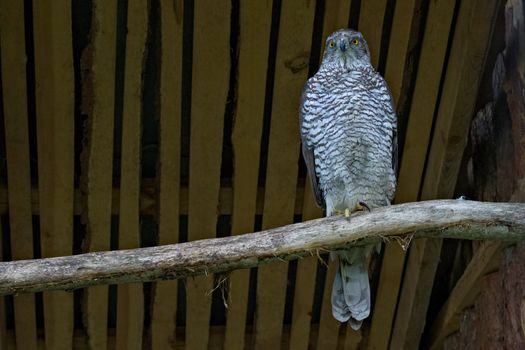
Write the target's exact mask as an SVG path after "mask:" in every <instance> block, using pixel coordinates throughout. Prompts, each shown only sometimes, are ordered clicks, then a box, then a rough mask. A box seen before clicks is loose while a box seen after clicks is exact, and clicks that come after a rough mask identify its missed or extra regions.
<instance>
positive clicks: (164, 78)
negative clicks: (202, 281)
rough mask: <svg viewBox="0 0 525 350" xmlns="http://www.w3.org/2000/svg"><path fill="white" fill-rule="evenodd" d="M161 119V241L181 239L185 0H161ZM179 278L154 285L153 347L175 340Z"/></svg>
mask: <svg viewBox="0 0 525 350" xmlns="http://www.w3.org/2000/svg"><path fill="white" fill-rule="evenodd" d="M160 5H161V7H160V16H161V19H160V22H161V29H160V32H161V33H160V36H161V43H160V45H161V58H160V120H159V144H160V148H159V161H158V184H157V186H158V193H159V204H158V206H159V207H158V224H159V233H158V234H159V238H158V244H159V245H162V244H172V243H177V242H178V241H179V198H180V152H181V150H180V143H181V112H182V110H181V99H182V98H181V93H182V23H183V2H182V0H177V1H175V2H173V1H172V0H162V1H161V3H160ZM177 285H178V282H177V281H165V282H159V283H156V284H155V285H154V287H153V297H152V298H153V305H152V307H153V309H152V316H151V347H152V349H153V350H157V349H159V350H160V349H168V348H170V346H171V345H172V344H174V342H175V326H176V325H175V316H176V307H177Z"/></svg>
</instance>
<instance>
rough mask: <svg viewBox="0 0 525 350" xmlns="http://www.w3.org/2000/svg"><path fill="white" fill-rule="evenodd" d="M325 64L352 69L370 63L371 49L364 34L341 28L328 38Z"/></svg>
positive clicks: (324, 57) (324, 58)
mask: <svg viewBox="0 0 525 350" xmlns="http://www.w3.org/2000/svg"><path fill="white" fill-rule="evenodd" d="M322 64H323V65H329V66H331V67H338V68H342V69H345V70H351V69H354V68H357V67H360V66H368V65H370V51H369V49H368V45H367V43H366V41H365V38H364V37H363V35H362V34H361V33H359V32H357V31H355V30H352V29H339V30H338V31H336V32H333V33H332V34H330V35H329V36H328V38H327V39H326V45H325V49H324V56H323V62H322Z"/></svg>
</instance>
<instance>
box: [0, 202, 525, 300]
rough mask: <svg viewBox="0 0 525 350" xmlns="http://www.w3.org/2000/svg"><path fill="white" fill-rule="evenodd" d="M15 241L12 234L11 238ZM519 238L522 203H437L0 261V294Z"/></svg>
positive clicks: (524, 230)
mask: <svg viewBox="0 0 525 350" xmlns="http://www.w3.org/2000/svg"><path fill="white" fill-rule="evenodd" d="M15 236H16V235H15ZM419 237H425V238H461V239H473V240H474V239H492V240H504V241H518V240H523V239H525V204H521V203H482V202H474V201H463V200H439V201H427V202H416V203H407V204H400V205H393V206H389V207H384V208H379V209H375V210H373V211H372V212H370V213H368V212H361V213H357V214H354V215H352V216H351V217H350V218H345V217H343V216H335V217H330V218H323V219H318V220H312V221H307V222H303V223H299V224H294V225H288V226H284V227H279V228H275V229H272V230H266V231H262V232H256V233H251V234H245V235H239V236H231V237H226V238H216V239H207V240H201V241H193V242H188V243H181V244H174V245H166V246H158V247H150V248H140V249H131V250H119V251H110V252H97V253H89V254H81V255H74V256H65V257H57V258H47V259H37V260H20V261H12V262H3V263H0V295H7V294H18V293H26V292H38V291H44V290H56V289H62V290H72V289H76V288H82V287H87V286H93V285H100V284H113V283H128V282H146V281H154V280H163V279H175V278H184V277H189V276H195V275H204V274H210V273H220V272H226V271H230V270H234V269H242V268H251V267H254V266H257V265H259V264H263V263H268V262H271V261H275V260H292V259H296V258H298V257H301V256H306V255H316V254H319V253H322V252H326V251H331V250H337V249H343V248H348V247H351V246H354V245H362V244H369V243H375V242H378V241H382V240H389V239H398V240H400V242H407V241H409V239H412V238H419Z"/></svg>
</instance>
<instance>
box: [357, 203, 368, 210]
mask: <svg viewBox="0 0 525 350" xmlns="http://www.w3.org/2000/svg"><path fill="white" fill-rule="evenodd" d="M355 209H356V210H358V211H363V210H365V209H366V210H368V211H370V207H369V206H368V204H366V203H365V202H358V203H357V204H356V206H355Z"/></svg>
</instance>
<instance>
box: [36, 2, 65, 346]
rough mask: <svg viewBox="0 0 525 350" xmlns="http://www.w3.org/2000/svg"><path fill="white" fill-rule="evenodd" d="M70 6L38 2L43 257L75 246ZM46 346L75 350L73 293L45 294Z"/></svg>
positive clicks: (38, 135)
mask: <svg viewBox="0 0 525 350" xmlns="http://www.w3.org/2000/svg"><path fill="white" fill-rule="evenodd" d="M71 5H72V3H71V1H68V0H53V1H44V0H34V1H33V21H34V45H35V80H36V121H37V145H38V175H39V179H38V183H39V192H40V193H39V200H40V205H39V206H40V239H41V246H42V256H43V257H52V256H60V255H70V254H71V253H72V247H73V194H74V183H73V179H74V163H73V162H74V150H75V147H74V118H73V116H74V75H73V48H72V44H73V37H72V32H71V30H72V26H71ZM44 322H45V338H46V347H47V348H49V349H71V347H72V340H73V294H72V293H68V292H63V291H57V292H45V293H44Z"/></svg>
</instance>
